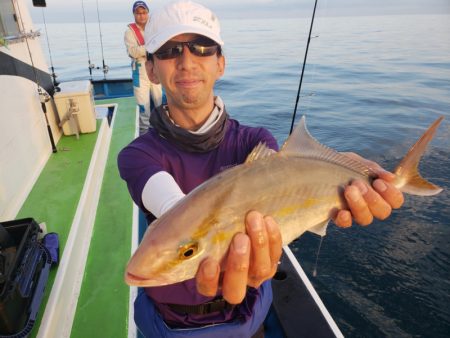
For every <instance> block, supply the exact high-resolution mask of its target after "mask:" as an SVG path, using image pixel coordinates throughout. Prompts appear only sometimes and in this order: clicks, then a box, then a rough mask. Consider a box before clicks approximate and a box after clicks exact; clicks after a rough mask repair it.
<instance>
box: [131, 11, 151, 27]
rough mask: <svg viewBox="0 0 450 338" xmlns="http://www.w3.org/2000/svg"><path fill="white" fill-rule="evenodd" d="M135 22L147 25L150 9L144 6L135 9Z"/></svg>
mask: <svg viewBox="0 0 450 338" xmlns="http://www.w3.org/2000/svg"><path fill="white" fill-rule="evenodd" d="M133 14H134V22H136V23H137V24H138V25H141V26H145V24H146V23H147V20H148V11H147V10H146V9H145V8H143V7H138V8H136V10H135V11H134V13H133Z"/></svg>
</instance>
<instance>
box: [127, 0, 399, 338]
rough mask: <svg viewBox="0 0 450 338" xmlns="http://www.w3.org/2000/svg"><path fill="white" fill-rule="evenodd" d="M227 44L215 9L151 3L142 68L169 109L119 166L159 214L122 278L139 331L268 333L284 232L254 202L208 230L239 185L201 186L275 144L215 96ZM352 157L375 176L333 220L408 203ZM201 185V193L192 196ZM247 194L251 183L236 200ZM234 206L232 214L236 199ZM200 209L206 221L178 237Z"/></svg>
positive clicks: (363, 217) (356, 186)
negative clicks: (131, 288)
mask: <svg viewBox="0 0 450 338" xmlns="http://www.w3.org/2000/svg"><path fill="white" fill-rule="evenodd" d="M223 44H224V43H223V41H222V39H221V37H220V26H219V21H218V19H217V17H216V16H215V15H214V14H213V13H212V12H211V11H209V10H208V9H207V8H205V7H203V6H201V5H199V4H196V3H193V2H190V1H179V2H176V3H172V4H169V5H167V6H165V7H164V8H163V9H161V10H159V11H155V12H154V14H153V15H152V18H151V20H150V23H149V24H148V25H147V27H146V29H145V46H146V50H147V60H148V61H147V64H146V69H147V73H148V76H149V79H150V80H151V81H152V82H153V83H155V84H161V85H162V86H163V87H164V89H165V92H166V96H167V105H162V106H159V107H158V108H156V109H155V110H154V111H153V112H152V114H151V124H152V126H153V128H152V129H150V130H149V131H148V132H147V133H145V134H144V135H141V136H140V137H138V138H137V139H136V140H134V141H133V142H132V143H130V145H128V146H127V147H126V148H124V149H123V150H122V151H121V153H120V154H119V159H118V164H119V169H120V174H121V177H122V178H123V179H124V180H125V181H126V182H127V185H128V189H129V191H130V194H131V196H132V198H133V200H134V201H135V202H136V203H137V204H138V206H139V207H140V209H141V210H142V211H143V212H144V213H145V214H146V215H147V219H148V221H149V223H150V222H151V221H153V220H155V219H158V220H157V221H155V223H153V224H150V226H149V229H148V230H147V232H146V234H145V236H144V239H143V240H142V242H141V245H140V248H139V249H138V251H143V250H147V251H149V250H150V251H152V255H151V256H152V258H149V257H150V255H147V254H145V255H144V254H143V255H140V257H139V260H137V261H136V260H135V261H133V260H131V261H130V264H129V267H128V268H127V272H126V277H125V278H126V281H127V283H128V284H130V285H137V286H142V287H144V288H143V289H141V290H140V293H139V295H138V297H137V299H136V302H135V321H136V324H137V326H138V328H139V329H140V331H141V332H142V333H143V334H144V335H145V336H146V337H213V336H214V337H263V331H262V323H263V321H264V318H265V317H266V315H267V312H268V310H269V307H270V304H271V301H272V291H271V286H270V279H271V278H272V277H273V275H274V274H275V272H276V269H277V263H278V261H279V259H280V256H281V252H282V244H283V242H284V243H285V242H286V240H285V239H284V238H282V236H283V237H284V233H283V235H282V233H281V232H280V229H279V225H278V222H276V221H275V219H276V217H275V215H273V214H270V213H266V211H265V210H259V209H257V208H256V207H255V208H250V209H249V210H246V211H245V213H244V214H243V215H242V217H241V216H239V217H236V218H234V219H231V218H232V217H231V216H229V217H228V216H227V218H228V219H227V220H226V221H228V222H229V223H230V224H233V226H236V228H238V227H242V231H237V232H229V231H215V232H214V234H213V235H210V230H211V229H212V228H215V227H216V228H217V227H220V224H222V223H223V219H219V216H218V214H217V213H216V212H215V211H216V210H219V209H220V208H222V206H223V205H225V204H226V203H227V201H228V199H230V198H232V196H234V194H235V192H234V190H232V189H230V190H229V191H227V192H226V193H224V194H223V195H220V196H219V195H214V194H213V193H209V190H207V189H209V188H208V185H202V183H203V182H205V181H207V180H208V179H210V178H211V177H213V176H214V179H215V180H217V181H218V182H219V183H218V184H216V186H220V187H221V189H227V188H228V187H229V186H232V185H233V184H231V183H230V184H229V183H228V182H229V181H227V180H226V176H225V174H226V173H227V172H229V171H231V170H234V168H235V166H237V165H239V164H242V163H244V162H245V161H246V158H247V156H248V155H249V154H250V153H251V154H252V156H253V157H254V158H256V159H255V160H252V159H249V160H247V162H248V163H249V165H250V164H251V162H252V161H255V162H256V161H260V158H261V159H265V158H266V157H270V156H271V154H272V153H274V151H278V146H277V143H276V141H275V139H274V137H273V136H272V135H271V134H270V133H269V132H268V131H267V130H266V129H264V128H252V127H247V126H243V125H240V124H239V123H238V122H237V121H236V120H233V119H231V118H230V117H229V116H228V114H227V112H226V109H225V106H224V103H223V102H222V100H221V99H220V97H218V96H214V92H213V87H214V84H215V81H216V80H217V79H219V78H220V77H221V76H222V75H223V74H224V71H225V57H224V56H223V55H222V46H223ZM263 144H264V145H263ZM254 148H256V150H255V151H253V149H254ZM283 149H284V148H283ZM349 157H350V160H353V161H355V162H361V163H365V164H366V166H367V167H369V168H370V170H371V173H372V175H373V176H375V175H376V176H377V177H378V178H376V177H375V178H374V180H373V182H372V185H370V184H369V183H367V182H364V181H362V180H355V181H353V182H352V183H351V184H349V185H347V186H346V187H345V189H344V190H343V195H344V196H345V197H344V198H345V201H346V204H343V205H342V207H343V208H342V209H340V210H339V211H336V212H334V213H333V214H332V215H331V216H332V218H333V220H334V222H335V223H336V224H337V225H338V226H341V227H348V226H351V224H352V221H353V220H355V222H356V223H359V224H361V225H368V224H370V223H371V222H372V220H373V219H374V218H378V219H385V218H386V217H388V216H389V215H390V213H391V210H392V209H395V208H399V207H400V206H401V205H402V203H403V195H402V193H401V192H400V190H399V189H397V188H396V187H395V186H394V184H393V183H392V182H393V180H394V179H395V175H394V174H391V173H389V172H386V171H384V170H383V169H381V167H380V166H378V165H377V164H375V163H373V162H370V161H366V160H363V159H362V158H359V157H357V155H350V156H347V158H349ZM352 158H353V159H352ZM247 162H246V164H245V165H247ZM230 168H231V169H230ZM225 169H226V170H225ZM222 174H224V176H223V179H224V181H223V182H221V181H220V180H221V179H222V176H221V175H222ZM260 184H265V183H264V181H263V182H260ZM194 189H195V190H194ZM205 189H206V190H205ZM202 190H203V191H202ZM211 191H212V192H214V191H215V190H211ZM191 192H192V193H191ZM202 192H203V195H202ZM207 192H208V194H207V195H206V196H208V197H207V198H204V199H198V198H196V196H204V195H205V193H207ZM253 193H257V192H256V191H255V190H253V188H251V189H249V190H247V191H245V192H244V193H242V192H241V193H239V195H236V199H237V200H239V199H242V200H245V199H246V198H247V195H252V194H253ZM186 194H189V195H187V196H186V197H185V195H186ZM189 196H190V197H189ZM221 196H223V198H222V197H221ZM250 197H252V196H250ZM258 197H260V196H258ZM253 198H254V196H253ZM225 199H226V200H227V201H225ZM183 203H184V204H186V203H187V205H188V208H184V206H183ZM251 205H255V206H258V205H259V204H251ZM181 208H183V211H182V213H181V211H180V213H179V214H177V215H174V216H173V218H171V217H172V216H170V215H171V214H174V212H173V210H178V209H181ZM229 209H230V211H229V213H228V214H227V215H231V214H232V213H231V212H232V211H233V210H231V209H234V207H233V208H229ZM186 210H187V211H186ZM189 210H190V211H189ZM168 211H170V212H168ZM263 213H264V214H263ZM167 215H169V216H167ZM198 215H201V216H200V218H202V220H201V224H200V225H199V226H198V227H196V228H195V229H194V230H192V232H190V234H189V236H188V237H186V238H184V237H183V233H187V232H188V231H190V225H191V224H193V223H195V222H196V221H198V218H199V216H198ZM175 216H177V217H178V218H177V217H175ZM272 216H273V217H272ZM173 219H177V221H176V222H173V221H171V220H173ZM158 222H159V223H158ZM161 222H163V223H164V224H163V225H162V224H161ZM244 223H245V229H244V228H243V224H244ZM155 224H157V226H156V225H155ZM322 225H325V224H322ZM208 236H209V237H208ZM205 238H208V243H209V244H208V245H210V246H209V247H208V249H205V248H206V247H205V246H204V245H203V243H204V239H205ZM211 243H212V244H211ZM172 244H173V245H172ZM144 246H145V247H144ZM170 247H174V248H175V249H174V251H175V253H173V252H171V250H170V249H168V248H170ZM159 259H161V261H159ZM188 261H189V262H192V263H189V264H192V265H189V264H188ZM135 262H136V263H135ZM194 262H195V263H194ZM181 266H184V267H185V268H184V270H180V269H181V268H180V267H181ZM186 267H187V268H186ZM177 269H178V270H177ZM150 271H151V273H150Z"/></svg>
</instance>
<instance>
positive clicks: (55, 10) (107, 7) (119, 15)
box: [24, 0, 450, 23]
mask: <svg viewBox="0 0 450 338" xmlns="http://www.w3.org/2000/svg"><path fill="white" fill-rule="evenodd" d="M24 1H25V2H26V3H27V5H28V6H29V9H30V13H31V16H32V18H33V21H34V22H35V23H42V21H43V16H45V21H46V22H47V23H50V22H83V11H82V4H83V5H84V9H85V11H84V13H85V17H86V21H87V22H97V4H98V14H99V16H100V21H101V22H128V21H130V20H131V19H132V13H131V7H132V4H133V2H134V1H127V0H73V1H61V0H46V3H47V7H45V8H43V9H42V8H33V7H32V1H31V0H24ZM198 2H199V3H201V4H203V5H204V6H206V7H208V8H210V9H212V10H213V12H214V13H215V14H216V15H217V16H218V17H219V19H230V18H270V17H279V18H282V17H305V16H306V17H309V16H311V13H312V10H313V8H314V0H198ZM165 3H167V1H166V0H153V1H147V4H148V5H149V7H150V11H151V10H152V9H155V8H158V7H161V6H162V5H164V4H165ZM441 13H446V14H450V0H319V1H318V5H317V14H316V15H318V16H320V15H321V14H322V15H326V16H334V15H339V16H351V15H389V14H441Z"/></svg>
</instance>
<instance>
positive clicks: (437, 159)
mask: <svg viewBox="0 0 450 338" xmlns="http://www.w3.org/2000/svg"><path fill="white" fill-rule="evenodd" d="M309 24H310V19H305V18H299V19H251V20H244V19H241V20H223V21H222V30H223V38H224V40H225V46H224V53H225V56H226V71H225V75H224V77H223V78H222V79H221V80H219V81H218V83H217V85H216V89H215V91H216V94H217V95H220V96H221V97H222V98H223V100H224V102H225V104H226V107H227V110H228V112H229V113H230V115H231V116H232V117H233V118H237V119H239V120H240V121H241V122H242V123H245V124H249V125H254V126H264V127H267V128H268V129H269V130H270V131H271V132H272V133H273V134H274V135H275V136H276V138H277V139H278V141H279V143H280V144H282V142H283V141H284V140H285V138H286V136H287V135H288V133H289V129H290V125H291V119H292V115H293V110H294V106H295V99H296V95H297V89H298V86H299V80H300V73H301V69H302V63H303V58H304V54H305V48H306V41H307V33H308V31H309ZM38 28H41V31H42V32H43V35H44V38H43V39H42V44H43V47H44V49H45V51H46V53H47V56H48V55H49V54H51V56H52V60H53V66H54V67H55V69H56V73H57V74H58V76H59V78H58V80H59V81H67V80H76V79H87V78H89V72H88V64H89V63H88V60H90V61H91V63H93V64H95V65H96V67H98V68H99V69H97V68H94V70H93V77H94V78H103V77H104V74H103V73H102V71H101V68H102V63H103V61H104V62H105V64H106V65H108V66H109V72H108V73H107V74H106V78H123V77H126V78H128V77H130V67H129V64H130V61H129V59H128V56H127V54H126V51H125V47H124V44H123V33H124V31H125V29H126V23H125V22H124V23H117V22H114V23H105V22H103V23H101V25H100V27H99V25H98V23H95V24H94V23H88V24H87V25H86V26H84V24H83V23H79V24H73V23H70V24H69V23H67V24H47V27H46V28H47V31H48V42H49V46H50V48H48V45H47V40H46V36H45V27H44V26H43V25H38ZM100 32H101V38H100ZM86 33H87V38H86ZM67 46H70V47H69V48H67ZM102 46H103V48H102ZM303 114H304V115H306V116H307V124H308V127H309V129H310V131H311V133H312V135H314V136H315V137H316V138H317V139H318V140H319V141H321V142H322V143H324V144H326V145H328V146H330V147H333V148H335V149H337V150H339V151H353V152H356V153H359V154H360V155H362V156H364V157H367V158H369V159H372V160H374V161H376V162H378V163H380V164H381V165H382V166H383V167H385V168H386V169H389V170H392V169H393V168H394V167H395V165H396V164H397V163H398V162H399V161H400V159H401V158H402V157H403V156H404V154H405V153H406V151H407V150H408V149H409V147H410V146H411V145H412V144H413V143H414V142H415V141H416V139H417V138H418V137H419V136H420V135H421V134H422V132H423V131H424V130H425V129H426V128H427V127H428V125H429V124H431V123H432V122H433V121H434V120H435V119H436V118H437V117H438V116H440V115H444V116H446V119H445V120H444V122H443V124H442V125H441V127H440V129H439V130H438V133H437V135H436V137H435V139H434V140H433V142H432V143H431V145H430V147H429V149H428V151H427V153H426V155H425V156H424V158H423V160H422V163H421V165H420V169H421V172H422V174H423V176H424V177H426V178H427V179H429V180H430V181H432V182H433V183H435V184H437V185H439V186H441V187H443V188H444V191H443V192H442V193H441V194H440V195H437V196H435V197H415V196H406V202H405V204H404V206H403V207H402V208H401V210H397V211H394V212H393V214H392V216H391V217H390V218H389V219H388V220H386V221H383V222H380V221H375V222H374V223H373V224H372V225H370V226H368V227H360V226H356V225H355V226H353V227H352V228H349V229H340V228H337V227H336V226H334V225H331V226H329V228H328V235H327V236H326V237H325V239H324V241H323V244H322V249H321V252H320V255H319V261H318V267H317V277H313V276H312V272H313V269H314V263H315V256H316V251H317V247H318V245H319V239H318V238H317V237H315V236H313V235H308V234H306V235H304V236H302V237H301V238H300V239H299V240H297V241H296V242H294V243H293V244H292V250H293V251H294V253H295V255H296V256H297V257H298V259H299V261H300V263H301V264H302V266H303V268H304V269H305V270H306V273H307V274H308V275H309V276H310V278H311V281H312V283H313V285H314V286H315V288H316V290H317V291H318V293H319V295H320V297H321V298H322V300H323V301H324V303H325V305H326V307H327V308H328V310H329V311H330V313H331V315H332V316H333V317H334V319H335V320H336V322H337V324H338V326H339V327H340V329H341V330H342V332H343V333H344V335H345V336H347V337H382V336H389V337H409V336H415V337H449V336H450V272H449V271H450V244H449V243H450V169H449V168H450V16H449V15H411V16H394V15H392V16H372V17H357V16H354V17H320V16H319V17H318V18H317V19H316V22H315V24H314V29H313V33H312V39H311V43H310V47H309V54H308V58H307V63H306V67H305V74H304V78H303V84H302V88H301V95H300V100H299V108H298V111H297V118H296V120H298V118H299V117H300V115H303Z"/></svg>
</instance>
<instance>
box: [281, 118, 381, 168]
mask: <svg viewBox="0 0 450 338" xmlns="http://www.w3.org/2000/svg"><path fill="white" fill-rule="evenodd" d="M280 154H283V155H284V156H301V157H306V158H314V159H319V160H322V161H327V162H331V163H335V164H338V165H341V166H343V167H346V168H348V169H351V170H353V171H356V172H358V173H361V174H363V175H366V176H376V175H375V174H374V173H373V171H372V170H371V169H370V168H369V167H367V165H365V164H364V163H362V162H361V161H358V160H357V159H355V158H352V157H348V156H346V155H345V154H342V153H339V152H337V151H336V150H334V149H331V148H329V147H327V146H325V145H323V144H321V143H320V142H319V141H317V140H316V139H315V138H314V137H313V136H311V134H310V133H309V131H308V129H307V128H306V118H305V116H304V115H303V116H302V118H301V120H300V122H299V124H298V125H297V127H295V129H294V131H293V132H292V134H291V135H290V136H289V137H288V139H287V140H286V142H285V143H284V145H283V148H282V149H281V151H280Z"/></svg>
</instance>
